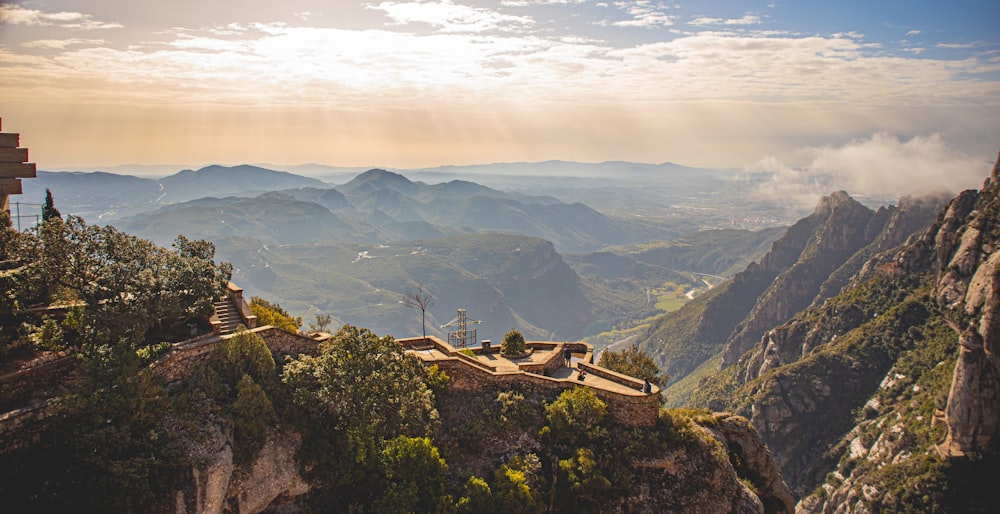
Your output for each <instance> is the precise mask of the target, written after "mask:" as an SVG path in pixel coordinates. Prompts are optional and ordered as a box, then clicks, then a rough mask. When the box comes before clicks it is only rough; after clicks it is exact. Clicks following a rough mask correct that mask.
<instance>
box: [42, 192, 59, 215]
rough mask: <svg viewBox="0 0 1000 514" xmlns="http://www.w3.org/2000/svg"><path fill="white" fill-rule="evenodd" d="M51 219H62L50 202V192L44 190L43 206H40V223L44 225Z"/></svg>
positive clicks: (52, 202) (54, 205)
mask: <svg viewBox="0 0 1000 514" xmlns="http://www.w3.org/2000/svg"><path fill="white" fill-rule="evenodd" d="M53 218H62V214H61V213H60V212H59V209H56V204H55V202H54V201H53V200H52V191H49V190H48V189H46V190H45V204H44V205H42V222H43V223H44V222H46V221H49V220H50V219H53Z"/></svg>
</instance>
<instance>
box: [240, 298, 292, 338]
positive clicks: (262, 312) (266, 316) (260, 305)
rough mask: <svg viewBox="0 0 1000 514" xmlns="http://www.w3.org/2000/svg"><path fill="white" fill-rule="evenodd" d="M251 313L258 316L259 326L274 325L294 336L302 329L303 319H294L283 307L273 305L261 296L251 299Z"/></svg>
mask: <svg viewBox="0 0 1000 514" xmlns="http://www.w3.org/2000/svg"><path fill="white" fill-rule="evenodd" d="M250 312H252V313H253V314H254V316H257V325H258V326H264V325H272V326H275V327H278V328H280V329H281V330H284V331H285V332H291V333H293V334H295V333H297V332H298V331H299V328H301V327H302V318H301V317H293V316H292V315H291V314H289V313H288V311H286V310H285V309H282V308H281V305H279V304H277V303H271V302H269V301H267V300H265V299H263V298H261V297H259V296H254V297H251V298H250Z"/></svg>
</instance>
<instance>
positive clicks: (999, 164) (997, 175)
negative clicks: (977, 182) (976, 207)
mask: <svg viewBox="0 0 1000 514" xmlns="http://www.w3.org/2000/svg"><path fill="white" fill-rule="evenodd" d="M997 184H1000V153H998V155H997V161H996V162H995V163H993V170H992V171H990V176H989V177H987V178H986V183H984V184H983V189H986V188H988V187H990V186H996V185H997Z"/></svg>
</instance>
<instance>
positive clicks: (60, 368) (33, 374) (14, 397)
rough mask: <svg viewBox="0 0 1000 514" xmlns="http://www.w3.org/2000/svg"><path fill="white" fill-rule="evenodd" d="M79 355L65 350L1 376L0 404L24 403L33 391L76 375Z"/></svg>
mask: <svg viewBox="0 0 1000 514" xmlns="http://www.w3.org/2000/svg"><path fill="white" fill-rule="evenodd" d="M76 364H77V357H76V354H75V353H74V352H73V351H72V350H63V351H61V352H53V353H49V354H47V355H45V356H44V357H42V358H40V359H36V360H34V361H31V362H30V363H28V364H27V365H25V367H22V368H21V369H19V370H17V371H15V372H13V373H8V374H6V375H3V376H0V406H2V407H6V408H10V407H11V406H14V405H17V404H22V405H23V404H24V403H25V401H26V400H27V399H28V397H29V396H31V394H32V392H34V391H38V390H44V389H51V388H54V387H56V386H58V384H60V383H62V382H64V381H65V380H67V379H68V378H71V377H72V376H73V375H74V371H75V370H76Z"/></svg>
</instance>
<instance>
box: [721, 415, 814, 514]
mask: <svg viewBox="0 0 1000 514" xmlns="http://www.w3.org/2000/svg"><path fill="white" fill-rule="evenodd" d="M715 417H716V420H717V421H718V423H719V424H718V427H717V428H716V429H714V430H713V431H714V432H716V433H717V434H718V435H719V436H720V437H719V439H720V441H721V442H722V443H723V444H725V446H726V448H727V450H728V451H729V452H730V454H732V455H735V456H736V461H737V463H738V465H739V467H741V468H742V469H741V470H739V474H740V476H747V477H749V480H750V482H751V483H753V484H754V487H755V488H756V489H757V492H758V497H759V498H760V501H761V503H762V504H763V506H764V512H792V511H793V510H794V509H795V497H794V496H793V495H792V491H791V490H790V489H789V488H788V485H787V484H785V481H784V479H782V478H781V473H780V472H779V471H778V466H777V465H775V463H774V460H773V459H772V458H771V453H770V452H769V451H768V449H767V446H765V445H764V443H763V442H762V441H761V440H760V435H759V434H758V433H757V431H756V430H754V429H753V427H752V426H750V422H749V421H748V420H747V419H746V418H744V417H742V416H733V415H731V414H726V413H719V414H716V415H715Z"/></svg>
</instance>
